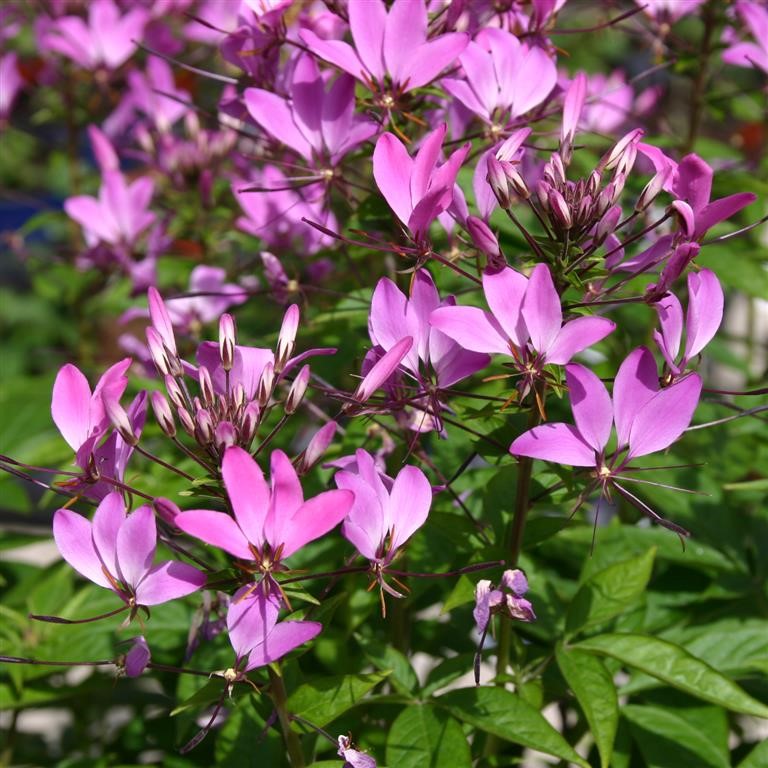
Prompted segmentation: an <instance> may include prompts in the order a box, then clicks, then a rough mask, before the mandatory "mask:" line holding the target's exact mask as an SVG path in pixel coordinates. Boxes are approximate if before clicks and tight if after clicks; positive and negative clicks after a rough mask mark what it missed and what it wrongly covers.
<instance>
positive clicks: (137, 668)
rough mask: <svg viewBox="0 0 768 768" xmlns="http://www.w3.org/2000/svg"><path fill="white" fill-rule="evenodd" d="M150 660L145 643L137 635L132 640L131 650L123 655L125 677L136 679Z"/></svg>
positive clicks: (142, 638)
mask: <svg viewBox="0 0 768 768" xmlns="http://www.w3.org/2000/svg"><path fill="white" fill-rule="evenodd" d="M151 658H152V655H151V654H150V652H149V646H148V645H147V641H146V640H145V639H144V637H143V636H142V635H139V636H138V637H135V638H134V639H133V645H132V646H131V649H130V650H129V651H128V653H126V654H125V660H124V662H123V671H124V672H125V674H126V676H127V677H138V676H139V675H140V674H141V673H142V672H143V671H144V670H145V669H146V667H147V664H149V662H150V660H151Z"/></svg>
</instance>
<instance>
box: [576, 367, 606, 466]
mask: <svg viewBox="0 0 768 768" xmlns="http://www.w3.org/2000/svg"><path fill="white" fill-rule="evenodd" d="M565 379H566V381H567V382H568V397H569V399H570V401H571V410H572V411H573V418H574V420H575V421H576V427H577V428H578V431H579V435H580V436H581V437H582V438H583V440H584V441H585V442H587V443H589V445H590V446H591V447H592V448H593V449H594V450H595V451H597V452H598V453H602V451H603V449H604V448H605V446H606V444H607V443H608V438H609V437H610V436H611V426H612V425H613V406H612V405H611V396H610V395H609V394H608V390H607V389H606V388H605V384H603V382H602V381H600V379H599V377H598V376H596V375H595V374H594V373H592V371H590V370H589V369H588V368H585V367H584V366H583V365H579V364H578V363H573V364H571V365H568V366H566V368H565Z"/></svg>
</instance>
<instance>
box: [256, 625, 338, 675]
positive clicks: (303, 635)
mask: <svg viewBox="0 0 768 768" xmlns="http://www.w3.org/2000/svg"><path fill="white" fill-rule="evenodd" d="M322 628H323V625H322V624H320V622H318V621H283V622H280V624H277V625H276V626H275V628H274V629H273V630H272V631H271V632H270V633H269V635H267V638H266V640H265V641H264V642H263V643H261V644H259V645H257V646H256V647H255V648H252V649H251V652H250V653H249V654H248V663H247V664H246V665H245V671H246V672H248V671H250V670H252V669H256V668H257V667H263V666H264V665H265V664H271V663H272V662H273V661H277V660H278V659H281V658H282V657H283V656H285V655H286V654H288V653H290V652H291V651H292V650H293V649H294V648H298V647H299V646H300V645H303V644H304V643H307V642H309V641H310V640H312V639H313V638H315V637H317V635H318V634H320V631H321V630H322Z"/></svg>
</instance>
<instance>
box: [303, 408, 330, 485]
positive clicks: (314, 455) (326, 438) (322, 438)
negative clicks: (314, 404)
mask: <svg viewBox="0 0 768 768" xmlns="http://www.w3.org/2000/svg"><path fill="white" fill-rule="evenodd" d="M337 428H338V424H336V422H335V421H329V422H328V423H327V424H324V425H323V426H322V427H320V429H318V430H317V432H315V434H314V435H313V436H312V439H311V440H310V441H309V444H308V445H307V447H306V448H305V449H304V452H303V453H302V454H301V456H300V457H299V464H298V472H299V474H304V473H305V472H308V471H309V470H310V469H311V468H312V467H314V466H315V464H317V462H318V461H320V459H321V458H322V457H323V454H324V453H325V452H326V450H328V446H329V445H330V444H331V442H332V441H333V438H334V436H335V435H336V429H337Z"/></svg>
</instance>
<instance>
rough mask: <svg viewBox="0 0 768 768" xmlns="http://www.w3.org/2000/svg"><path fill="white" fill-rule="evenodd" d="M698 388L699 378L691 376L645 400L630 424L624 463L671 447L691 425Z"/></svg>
mask: <svg viewBox="0 0 768 768" xmlns="http://www.w3.org/2000/svg"><path fill="white" fill-rule="evenodd" d="M701 387H702V382H701V377H700V376H699V375H698V374H696V373H691V374H688V375H687V376H686V377H685V378H684V379H681V380H680V381H678V382H676V383H675V384H673V385H672V386H671V387H667V388H666V389H662V390H660V391H659V392H657V393H656V394H655V395H654V396H653V397H652V398H651V399H650V400H648V401H647V402H646V403H645V405H644V406H643V407H642V408H641V409H640V410H639V411H638V412H637V415H636V416H635V418H634V421H633V422H632V429H631V431H630V433H629V453H628V454H627V459H633V458H635V457H637V456H645V455H647V454H649V453H654V452H656V451H663V450H664V449H665V448H668V447H669V446H670V445H671V444H672V443H674V442H675V440H677V439H678V438H679V437H680V436H681V435H682V434H683V432H685V430H686V429H687V428H688V426H689V425H690V423H691V419H692V418H693V413H694V411H695V410H696V406H697V405H698V403H699V396H700V395H701Z"/></svg>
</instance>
